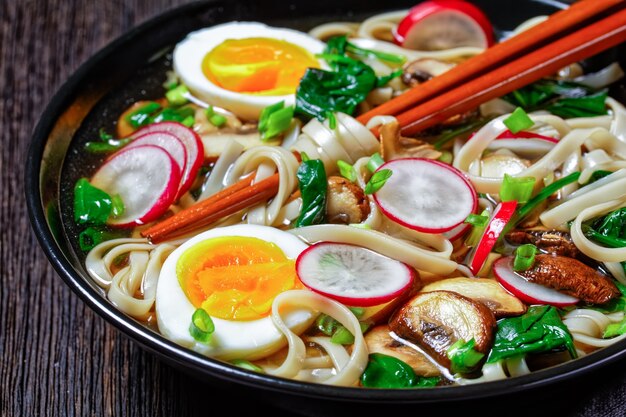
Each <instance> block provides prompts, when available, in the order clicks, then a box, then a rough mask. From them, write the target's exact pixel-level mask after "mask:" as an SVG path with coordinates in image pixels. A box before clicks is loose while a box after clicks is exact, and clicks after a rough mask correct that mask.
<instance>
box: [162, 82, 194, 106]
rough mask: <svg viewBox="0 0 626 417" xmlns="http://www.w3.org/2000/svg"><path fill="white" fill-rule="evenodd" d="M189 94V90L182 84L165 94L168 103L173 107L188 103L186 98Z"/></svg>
mask: <svg viewBox="0 0 626 417" xmlns="http://www.w3.org/2000/svg"><path fill="white" fill-rule="evenodd" d="M187 94H189V90H188V89H187V87H185V86H184V85H182V84H181V85H179V86H178V87H174V88H172V89H171V90H169V91H168V92H167V93H165V98H167V102H168V103H169V104H170V105H171V106H182V105H183V104H186V103H187V101H188V100H187V97H186V96H187Z"/></svg>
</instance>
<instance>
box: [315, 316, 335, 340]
mask: <svg viewBox="0 0 626 417" xmlns="http://www.w3.org/2000/svg"><path fill="white" fill-rule="evenodd" d="M338 325H339V323H337V320H335V319H334V318H332V317H330V316H329V315H326V314H320V315H319V316H318V317H317V319H316V320H315V327H317V329H318V330H319V331H320V332H322V333H324V334H325V335H326V336H332V334H333V333H334V332H335V330H336V329H337V326H338Z"/></svg>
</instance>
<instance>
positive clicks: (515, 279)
mask: <svg viewBox="0 0 626 417" xmlns="http://www.w3.org/2000/svg"><path fill="white" fill-rule="evenodd" d="M513 260H514V257H513V256H507V257H503V258H500V259H498V260H497V261H495V262H494V263H493V273H494V274H495V276H496V279H497V280H498V282H499V283H500V284H501V285H502V286H503V287H504V288H506V290H507V291H509V292H510V293H511V294H513V295H514V296H516V297H517V298H519V299H520V300H521V301H523V302H525V303H526V304H550V305H553V306H556V307H565V306H569V305H572V304H576V303H577V302H578V301H579V300H578V298H575V297H572V296H571V295H567V294H563V293H560V292H558V291H557V290H555V289H552V288H548V287H545V286H543V285H539V284H536V283H534V282H530V281H528V280H526V279H525V278H524V277H522V276H521V275H520V274H518V273H516V272H515V271H514V270H513Z"/></svg>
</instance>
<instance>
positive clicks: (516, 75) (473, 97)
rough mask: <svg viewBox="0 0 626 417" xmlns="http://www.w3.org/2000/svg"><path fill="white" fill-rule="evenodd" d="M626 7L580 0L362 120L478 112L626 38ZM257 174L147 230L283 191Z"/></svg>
mask: <svg viewBox="0 0 626 417" xmlns="http://www.w3.org/2000/svg"><path fill="white" fill-rule="evenodd" d="M625 6H626V1H625V0H581V1H579V2H578V3H575V4H574V5H573V6H571V7H570V8H568V9H566V10H563V11H560V12H557V13H555V14H554V15H552V16H550V17H549V18H548V19H547V20H546V21H544V22H543V23H541V24H539V25H537V26H535V27H533V28H531V29H530V30H528V31H526V32H523V33H521V34H519V35H517V36H515V37H512V38H510V39H508V40H507V41H504V42H502V43H500V44H496V45H494V46H493V47H491V48H489V49H488V50H486V51H485V52H483V53H482V54H480V55H477V56H475V57H473V58H470V59H469V60H467V61H465V62H464V63H462V64H459V65H457V66H456V67H454V68H453V69H452V70H450V71H448V72H446V73H444V74H442V75H440V76H438V77H434V78H432V79H430V80H429V81H427V82H425V83H423V84H419V85H418V86H416V87H415V88H413V89H411V90H409V91H408V92H406V93H404V94H402V95H400V96H398V97H396V98H394V99H392V100H390V101H388V102H387V103H384V104H382V105H380V106H378V107H376V108H374V109H373V110H371V111H369V112H367V113H364V114H363V115H361V116H359V117H358V118H357V120H359V121H360V122H361V123H364V124H365V123H367V121H368V120H370V119H371V118H372V117H374V116H377V115H395V116H396V118H397V119H398V122H399V124H400V126H401V132H402V134H404V135H407V136H408V135H412V134H415V133H417V132H419V131H421V130H423V129H426V128H428V127H431V126H433V125H435V124H437V123H441V122H443V121H445V120H446V119H448V118H450V117H452V116H455V115H457V114H461V113H464V112H467V111H469V110H472V109H474V108H476V107H478V106H479V105H480V104H482V103H484V102H486V101H489V100H491V99H494V98H497V97H501V96H503V95H505V94H507V93H510V92H512V91H514V90H516V89H518V88H521V87H523V86H525V85H527V84H530V83H532V82H534V81H537V80H539V79H541V78H543V77H546V76H549V75H552V74H554V73H556V72H557V71H558V70H559V69H561V68H563V67H565V66H567V65H569V64H572V63H574V62H577V61H580V60H583V59H586V58H589V57H591V56H593V55H595V54H597V53H599V52H602V51H604V50H606V49H609V48H612V47H614V46H616V45H618V44H620V43H621V42H624V41H626V9H625ZM252 177H253V175H250V176H248V177H246V178H244V179H242V180H241V181H239V182H238V183H235V184H234V185H232V186H230V187H228V188H226V189H224V190H222V191H220V192H219V193H217V194H215V195H214V196H212V197H210V198H208V199H207V200H204V201H201V202H199V203H197V204H195V205H193V206H191V207H189V208H187V209H185V210H181V211H180V212H178V213H176V214H175V215H174V216H172V217H170V218H168V219H165V220H163V221H162V222H160V223H158V224H156V225H154V226H152V227H150V228H148V229H146V230H144V231H143V232H142V235H143V236H144V237H147V238H149V239H150V241H151V242H153V243H159V242H163V241H166V240H169V239H172V238H174V237H178V236H182V235H185V234H187V233H190V232H192V231H194V230H197V229H199V228H201V227H204V226H207V225H209V224H211V223H213V222H215V221H217V220H219V219H221V218H224V217H226V216H229V215H232V214H234V213H237V212H238V211H240V210H243V209H244V208H247V207H251V206H253V205H255V204H258V203H261V202H263V201H266V200H267V199H269V198H271V197H272V196H274V195H275V194H276V192H277V191H278V183H279V181H278V179H279V178H278V174H274V175H273V176H271V177H269V178H267V179H265V180H263V181H259V182H258V183H255V184H252Z"/></svg>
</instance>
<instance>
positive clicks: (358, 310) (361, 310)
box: [348, 307, 365, 318]
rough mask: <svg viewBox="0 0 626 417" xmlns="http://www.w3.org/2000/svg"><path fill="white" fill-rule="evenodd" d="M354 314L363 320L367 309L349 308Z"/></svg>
mask: <svg viewBox="0 0 626 417" xmlns="http://www.w3.org/2000/svg"><path fill="white" fill-rule="evenodd" d="M348 308H349V309H350V311H352V314H354V315H355V316H356V318H361V317H362V316H363V314H365V308H363V307H348Z"/></svg>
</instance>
